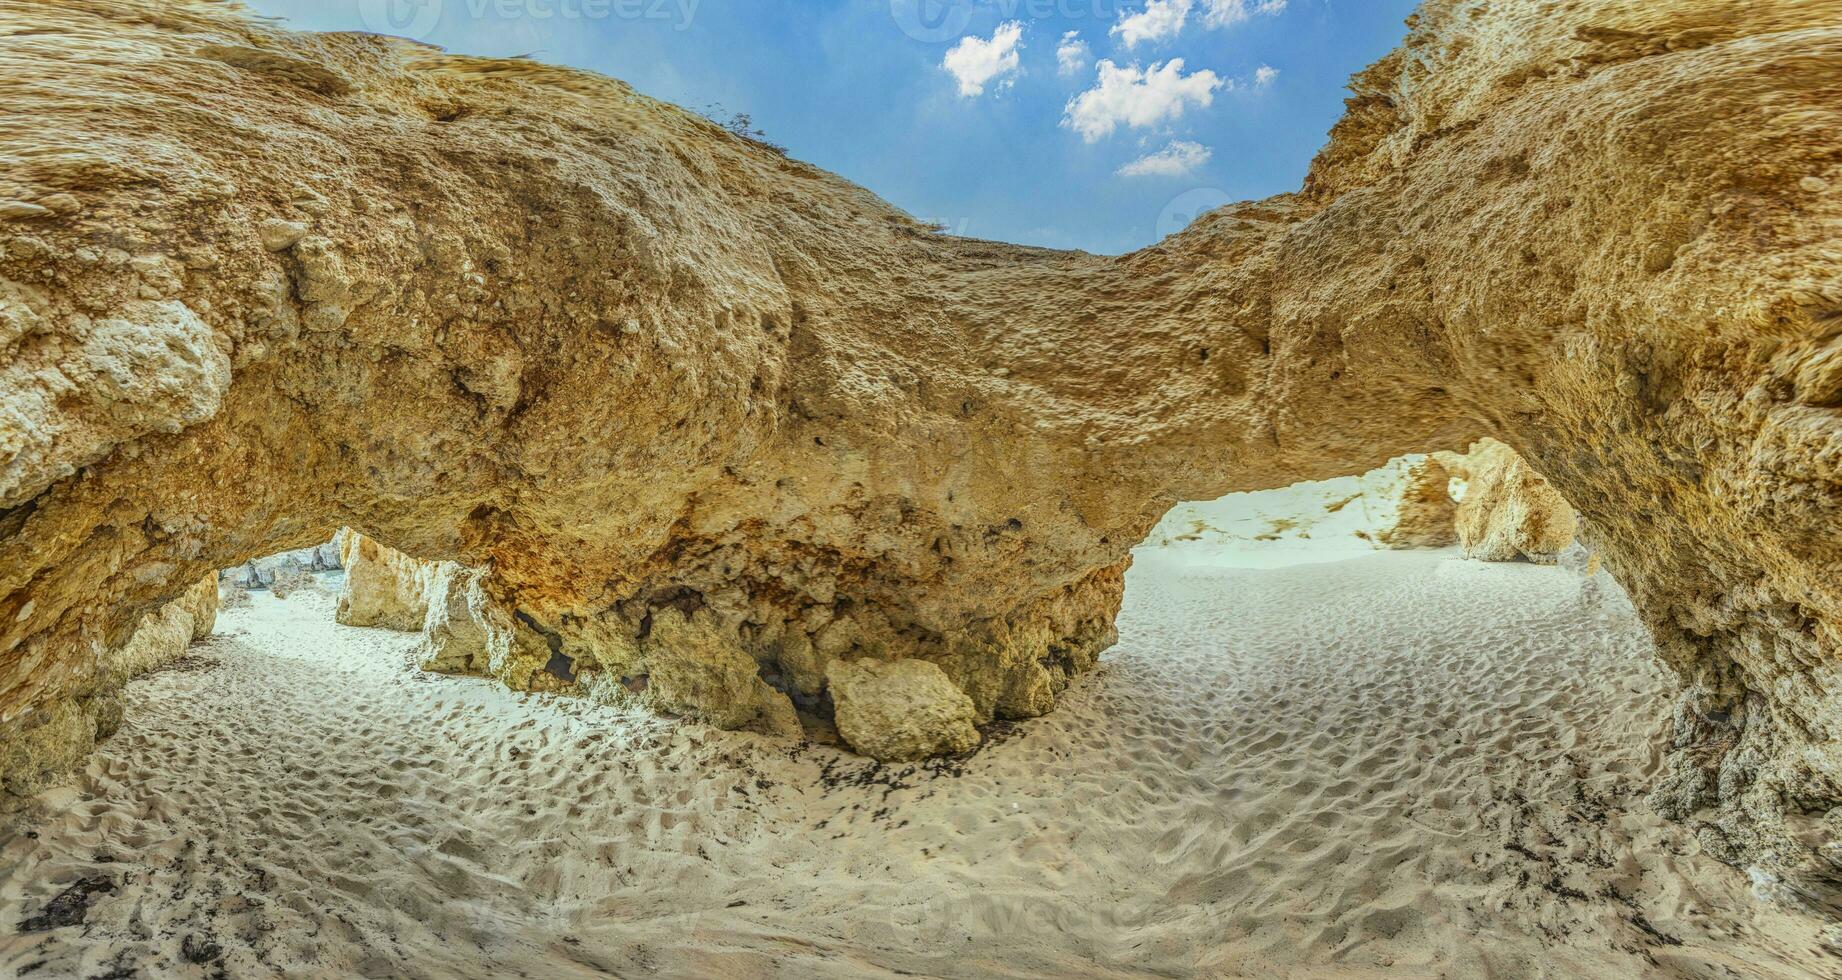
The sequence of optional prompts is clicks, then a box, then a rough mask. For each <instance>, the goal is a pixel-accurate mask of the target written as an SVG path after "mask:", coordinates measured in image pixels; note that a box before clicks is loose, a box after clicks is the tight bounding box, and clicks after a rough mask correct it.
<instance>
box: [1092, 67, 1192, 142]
mask: <svg viewBox="0 0 1842 980" xmlns="http://www.w3.org/2000/svg"><path fill="white" fill-rule="evenodd" d="M1227 84H1228V80H1227V79H1225V78H1222V77H1221V76H1220V75H1217V74H1216V73H1214V72H1212V71H1210V70H1208V69H1207V68H1204V69H1202V70H1201V71H1196V72H1191V73H1189V74H1187V75H1186V74H1184V72H1183V59H1182V58H1172V59H1171V60H1169V61H1167V62H1163V63H1161V64H1160V63H1153V64H1152V66H1151V67H1150V68H1140V67H1139V66H1138V65H1136V64H1133V65H1127V66H1125V67H1124V68H1121V67H1120V66H1119V65H1116V64H1114V63H1113V62H1112V61H1111V60H1108V59H1102V60H1101V62H1100V79H1099V81H1098V82H1097V83H1096V84H1095V85H1094V87H1093V88H1091V89H1088V90H1087V91H1085V92H1082V93H1081V94H1080V95H1077V96H1075V97H1074V98H1073V99H1071V100H1069V102H1068V106H1067V108H1066V112H1065V115H1064V116H1063V118H1062V125H1063V126H1066V127H1068V128H1069V129H1072V130H1074V131H1075V132H1077V133H1080V134H1081V138H1082V139H1084V140H1086V141H1087V142H1089V143H1095V142H1098V141H1100V140H1101V139H1102V138H1104V137H1107V136H1110V135H1112V133H1113V131H1114V130H1115V129H1118V128H1119V127H1120V126H1122V125H1123V126H1126V127H1129V128H1132V129H1144V128H1147V127H1150V126H1156V125H1159V124H1161V123H1164V122H1174V121H1176V120H1178V119H1181V118H1183V114H1184V112H1186V111H1187V110H1188V109H1189V108H1190V107H1192V106H1195V107H1198V108H1207V107H1208V106H1209V104H1210V103H1212V102H1214V101H1215V92H1216V90H1217V89H1220V88H1223V87H1225V86H1226V85H1227Z"/></svg>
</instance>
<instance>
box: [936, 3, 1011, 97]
mask: <svg viewBox="0 0 1842 980" xmlns="http://www.w3.org/2000/svg"><path fill="white" fill-rule="evenodd" d="M1022 42H1023V23H1022V22H1021V21H1015V20H1012V21H1006V22H1004V23H1002V24H999V25H998V29H997V30H995V31H993V32H992V35H991V37H990V38H989V39H987V38H981V37H977V36H973V35H967V36H966V37H962V38H960V39H959V43H958V44H955V45H953V47H952V49H951V50H949V51H948V52H947V56H946V60H944V61H942V62H941V63H940V67H942V68H945V69H946V70H947V73H948V74H950V75H952V76H953V78H954V79H955V80H956V81H958V82H959V94H960V95H961V96H964V97H966V98H973V97H976V96H980V95H983V94H985V86H987V85H989V84H991V83H992V82H994V81H995V82H997V83H998V84H999V85H1008V84H1010V82H1011V81H1012V80H1014V79H1015V77H1016V75H1017V72H1018V70H1019V68H1021V66H1022V64H1023V59H1022V57H1021V56H1020V55H1019V54H1018V49H1019V48H1021V47H1022Z"/></svg>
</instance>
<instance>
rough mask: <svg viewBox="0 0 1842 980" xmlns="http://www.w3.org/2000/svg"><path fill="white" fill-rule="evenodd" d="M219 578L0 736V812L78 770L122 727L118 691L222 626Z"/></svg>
mask: <svg viewBox="0 0 1842 980" xmlns="http://www.w3.org/2000/svg"><path fill="white" fill-rule="evenodd" d="M217 590H218V583H217V574H216V573H215V572H213V573H211V574H208V575H206V576H205V577H204V578H201V579H199V580H198V581H197V582H195V583H193V585H192V587H191V588H189V589H187V590H185V591H184V592H182V593H180V594H179V597H178V598H176V599H174V600H173V601H171V602H169V603H167V604H166V605H164V606H161V607H160V608H159V609H157V610H155V611H153V612H150V613H148V614H147V615H145V616H143V617H141V621H140V622H139V623H138V624H136V626H135V628H134V632H133V633H131V634H129V636H128V639H127V641H126V642H124V643H122V644H121V645H120V646H117V647H113V648H111V649H108V650H103V651H100V652H99V654H98V655H96V656H97V659H96V660H95V661H94V662H93V663H89V664H84V665H82V666H86V667H88V668H89V672H88V673H87V674H80V675H78V676H81V677H83V680H82V681H80V682H78V683H75V684H72V685H71V686H69V687H66V688H63V689H62V690H60V691H59V692H58V693H57V695H56V696H54V697H52V698H50V699H48V700H47V701H46V702H45V703H43V704H41V705H38V706H37V708H38V710H36V711H33V712H32V713H30V714H28V715H25V716H24V718H23V723H20V722H16V723H15V724H14V725H13V726H12V727H10V728H8V729H5V730H3V731H0V735H4V736H5V737H0V813H5V812H7V811H9V810H12V809H15V808H17V807H19V806H20V805H22V804H24V803H25V802H26V801H27V800H28V799H30V798H31V796H32V794H34V793H36V792H38V791H39V790H41V789H43V788H45V786H47V785H49V784H50V783H51V782H52V781H53V780H55V779H57V778H58V777H60V776H62V775H64V774H65V773H67V772H68V771H69V770H71V769H72V768H74V767H76V766H78V765H80V764H81V763H82V762H83V760H84V759H85V758H87V757H88V756H89V754H90V750H91V749H92V748H93V747H94V746H95V744H96V741H97V740H98V739H101V738H106V737H108V735H109V734H110V733H112V732H114V731H115V729H116V728H117V727H119V726H120V725H121V720H122V708H121V702H120V699H119V698H118V697H117V692H118V691H119V690H120V689H121V686H122V684H124V683H126V682H127V681H128V680H129V679H130V678H132V677H134V676H136V675H137V674H144V673H146V672H147V671H150V670H153V669H155V668H158V667H164V666H166V665H167V664H169V663H172V662H173V661H175V660H178V659H179V658H180V657H183V656H185V651H186V648H187V647H188V646H191V644H192V641H194V640H202V639H204V638H205V637H207V636H210V635H211V630H212V628H213V627H214V626H216V625H217V602H218V591H217Z"/></svg>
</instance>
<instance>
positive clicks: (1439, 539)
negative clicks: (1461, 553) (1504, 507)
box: [1379, 456, 1458, 548]
mask: <svg viewBox="0 0 1842 980" xmlns="http://www.w3.org/2000/svg"><path fill="white" fill-rule="evenodd" d="M1451 483H1452V474H1451V472H1450V471H1448V470H1447V469H1446V466H1445V464H1444V463H1442V462H1440V461H1439V460H1437V459H1434V458H1432V457H1431V456H1428V457H1426V458H1425V459H1422V460H1420V461H1418V462H1415V463H1411V464H1408V465H1407V471H1406V473H1405V474H1404V475H1403V479H1402V481H1401V488H1400V499H1399V501H1398V502H1397V503H1396V505H1395V512H1394V523H1393V524H1391V525H1389V526H1388V527H1387V528H1386V529H1385V530H1383V531H1382V532H1381V534H1380V535H1379V538H1380V542H1381V543H1382V544H1384V545H1387V546H1388V547H1390V548H1447V547H1451V546H1452V545H1454V544H1456V543H1457V542H1458V530H1457V526H1456V521H1457V519H1458V504H1457V502H1455V501H1454V500H1453V499H1452V494H1451V491H1450V489H1449V487H1450V485H1451Z"/></svg>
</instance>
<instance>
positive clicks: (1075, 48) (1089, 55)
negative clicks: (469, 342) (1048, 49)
mask: <svg viewBox="0 0 1842 980" xmlns="http://www.w3.org/2000/svg"><path fill="white" fill-rule="evenodd" d="M1093 57H1094V55H1093V52H1092V51H1091V50H1089V48H1088V47H1087V42H1086V41H1083V40H1081V32H1080V31H1069V32H1068V33H1066V34H1063V35H1062V40H1061V43H1059V44H1057V45H1056V46H1055V66H1056V73H1057V74H1059V75H1062V76H1063V77H1067V76H1069V75H1079V74H1080V73H1081V69H1083V68H1086V67H1087V63H1088V62H1090V61H1092V60H1093Z"/></svg>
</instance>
